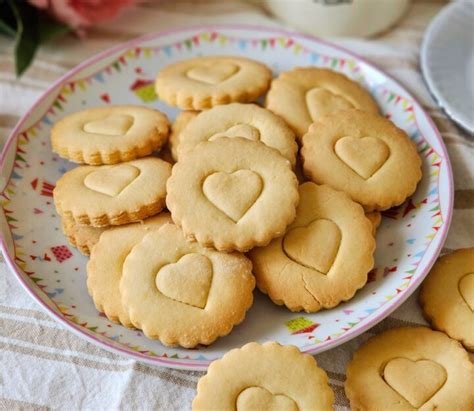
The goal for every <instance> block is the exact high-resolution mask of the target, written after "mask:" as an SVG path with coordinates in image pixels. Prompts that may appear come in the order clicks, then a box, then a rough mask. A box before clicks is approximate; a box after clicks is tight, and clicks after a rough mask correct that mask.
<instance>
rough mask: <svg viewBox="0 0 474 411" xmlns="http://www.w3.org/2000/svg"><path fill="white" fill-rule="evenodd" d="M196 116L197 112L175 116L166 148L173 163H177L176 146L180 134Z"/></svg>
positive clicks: (184, 112) (187, 112) (185, 112)
mask: <svg viewBox="0 0 474 411" xmlns="http://www.w3.org/2000/svg"><path fill="white" fill-rule="evenodd" d="M198 114H199V111H182V112H181V113H179V114H178V115H177V116H176V120H175V121H174V123H173V125H172V126H171V133H170V138H169V140H168V147H169V149H170V151H171V157H172V158H173V160H174V161H178V145H179V137H180V135H181V132H182V131H183V130H184V128H185V127H186V126H187V125H188V123H189V122H190V121H191V120H192V119H193V118H195V117H196V116H197V115H198Z"/></svg>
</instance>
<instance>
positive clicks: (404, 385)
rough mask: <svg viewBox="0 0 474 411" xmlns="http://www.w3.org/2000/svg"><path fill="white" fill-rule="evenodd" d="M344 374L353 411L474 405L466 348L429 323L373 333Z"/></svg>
mask: <svg viewBox="0 0 474 411" xmlns="http://www.w3.org/2000/svg"><path fill="white" fill-rule="evenodd" d="M346 377H347V379H346V383H345V391H346V395H347V397H348V398H349V400H350V403H351V409H353V410H361V411H363V410H390V411H396V410H413V409H418V410H423V411H424V410H426V411H427V410H472V409H474V390H473V387H474V365H473V364H472V363H471V362H470V361H469V357H468V355H467V352H466V351H465V350H464V349H463V348H462V347H461V345H460V344H459V343H458V342H456V341H454V340H451V339H450V338H449V337H448V336H447V335H445V334H443V333H440V332H437V331H432V330H430V329H429V328H426V327H418V328H416V327H406V328H397V329H393V330H389V331H386V332H384V333H382V334H379V335H377V336H375V337H372V338H371V339H370V340H369V341H368V342H366V343H365V344H364V345H363V346H362V347H361V348H359V350H357V351H356V352H355V354H354V358H353V359H352V361H351V362H350V363H349V365H348V367H347V372H346Z"/></svg>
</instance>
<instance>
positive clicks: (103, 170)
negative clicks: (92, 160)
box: [84, 164, 140, 197]
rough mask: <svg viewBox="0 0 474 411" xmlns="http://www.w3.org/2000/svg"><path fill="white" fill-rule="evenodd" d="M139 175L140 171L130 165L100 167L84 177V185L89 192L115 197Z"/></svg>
mask: <svg viewBox="0 0 474 411" xmlns="http://www.w3.org/2000/svg"><path fill="white" fill-rule="evenodd" d="M139 175H140V170H139V169H138V168H137V167H135V166H132V165H130V164H118V165H116V166H100V168H99V169H98V170H96V171H93V172H92V173H90V174H88V175H87V176H86V178H85V179H84V185H85V186H86V187H87V188H89V189H91V190H94V191H97V192H99V193H102V194H106V195H108V196H111V197H115V196H118V195H119V194H120V193H121V192H122V191H123V190H124V189H125V188H126V187H127V186H129V185H130V184H131V183H132V182H133V181H134V180H135V179H136V178H137V177H138V176H139Z"/></svg>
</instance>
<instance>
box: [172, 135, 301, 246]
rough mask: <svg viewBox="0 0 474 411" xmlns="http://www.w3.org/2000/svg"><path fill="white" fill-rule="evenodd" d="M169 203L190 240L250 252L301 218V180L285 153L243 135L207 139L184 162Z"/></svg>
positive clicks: (174, 179)
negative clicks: (283, 154)
mask: <svg viewBox="0 0 474 411" xmlns="http://www.w3.org/2000/svg"><path fill="white" fill-rule="evenodd" d="M167 191H168V195H167V197H166V205H167V207H168V209H169V210H170V211H171V216H172V218H173V221H174V222H175V224H177V225H179V226H180V227H182V229H183V231H184V233H185V235H186V237H188V239H189V240H197V241H198V242H199V243H200V244H201V245H202V246H204V247H214V248H216V249H218V250H220V251H232V250H238V251H248V250H250V249H251V248H252V247H254V246H256V245H266V244H268V243H269V242H270V240H271V239H272V238H274V237H278V236H281V235H282V234H283V233H284V232H285V229H286V226H287V225H288V224H289V223H291V221H293V219H294V217H295V210H296V205H297V203H298V182H297V180H296V176H295V174H294V173H293V172H292V171H291V164H290V162H289V161H288V160H286V159H285V158H284V157H282V156H281V155H280V153H279V152H278V151H277V150H275V149H273V148H270V147H268V146H266V145H264V144H262V143H260V142H256V141H251V140H248V139H246V138H243V137H232V138H229V137H222V138H219V139H217V140H215V141H212V142H205V143H201V144H199V145H198V146H196V148H195V149H194V150H193V151H192V152H190V153H189V154H188V155H186V156H185V157H184V158H183V159H182V160H180V161H178V163H176V165H175V166H174V167H173V172H172V174H171V177H170V179H169V180H168V183H167Z"/></svg>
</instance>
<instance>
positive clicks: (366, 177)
mask: <svg viewBox="0 0 474 411" xmlns="http://www.w3.org/2000/svg"><path fill="white" fill-rule="evenodd" d="M301 156H302V157H303V169H304V172H305V174H306V175H307V176H308V177H309V178H310V179H311V180H312V181H314V182H315V183H318V184H328V185H330V186H331V187H333V188H335V189H336V190H341V191H345V192H347V193H348V194H349V195H350V196H351V197H352V199H353V200H354V201H357V202H358V203H360V204H362V205H363V206H364V208H365V209H366V211H372V210H374V209H375V210H385V209H387V208H390V207H393V206H396V205H399V204H401V203H403V201H405V199H406V198H407V197H408V196H410V195H411V194H413V192H414V191H415V189H416V185H417V184H418V182H419V181H420V179H421V159H420V156H419V155H418V153H417V151H416V147H415V144H414V143H413V142H412V141H411V140H410V138H409V137H408V136H407V134H406V133H405V132H404V131H403V130H401V129H399V128H398V127H396V126H395V125H394V124H393V123H392V122H391V121H389V120H387V119H385V118H383V117H380V116H377V115H375V114H371V113H365V112H363V111H360V110H346V111H339V112H337V113H334V114H329V115H327V116H325V117H322V118H321V119H320V120H319V121H317V122H316V123H314V124H313V125H311V127H310V129H309V130H308V132H307V133H306V134H305V135H304V136H303V147H302V149H301Z"/></svg>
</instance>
